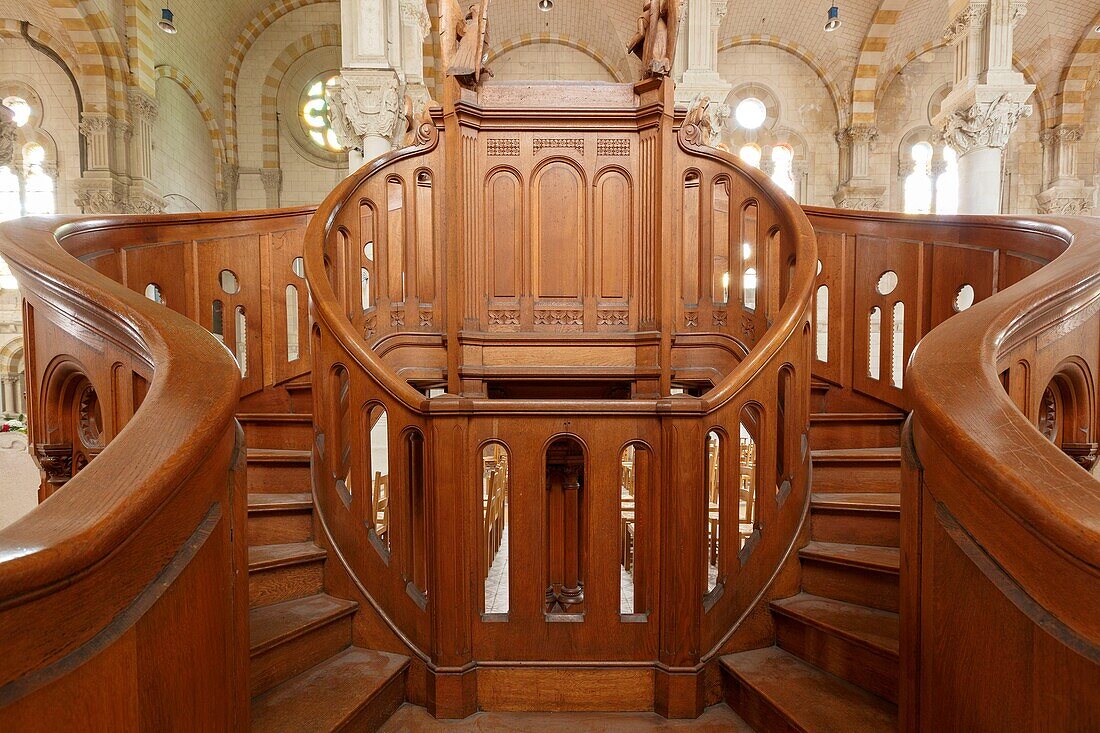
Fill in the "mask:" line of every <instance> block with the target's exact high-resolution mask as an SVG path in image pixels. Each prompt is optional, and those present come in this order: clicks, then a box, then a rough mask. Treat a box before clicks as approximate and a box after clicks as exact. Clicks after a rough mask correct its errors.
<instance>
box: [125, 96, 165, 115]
mask: <svg viewBox="0 0 1100 733" xmlns="http://www.w3.org/2000/svg"><path fill="white" fill-rule="evenodd" d="M127 97H128V99H129V101H130V116H131V117H132V118H133V119H135V120H138V119H141V120H146V121H148V122H156V119H157V116H158V115H159V114H160V103H159V102H157V100H156V97H154V96H153V95H151V94H149V93H147V92H143V91H142V90H140V89H131V90H130V92H129V94H128V95H127Z"/></svg>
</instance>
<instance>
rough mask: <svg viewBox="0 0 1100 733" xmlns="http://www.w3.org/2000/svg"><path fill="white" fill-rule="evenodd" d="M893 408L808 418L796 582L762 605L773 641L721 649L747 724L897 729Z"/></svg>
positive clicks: (728, 687) (733, 699) (815, 732)
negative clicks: (805, 526) (805, 507)
mask: <svg viewBox="0 0 1100 733" xmlns="http://www.w3.org/2000/svg"><path fill="white" fill-rule="evenodd" d="M903 417H904V416H902V415H900V414H897V413H854V412H852V413H820V414H816V415H814V416H813V417H812V419H811V429H810V445H811V447H812V448H813V451H812V456H813V494H812V496H811V503H810V525H811V527H810V542H809V543H808V544H807V545H806V546H805V547H803V548H802V549H801V550H800V551H799V558H800V560H801V563H802V592H801V593H800V594H798V595H796V596H793V597H791V598H784V599H782V600H778V601H773V602H772V603H771V604H769V610H770V611H771V614H772V618H773V621H774V623H775V646H772V647H768V648H765V649H755V650H752V651H747V652H742V653H738V654H729V655H726V656H724V657H722V659H721V667H722V671H723V676H724V680H725V693H726V701H727V702H728V703H729V705H730V707H732V708H733V709H734V710H735V711H736V712H737V713H738V715H740V716H741V717H742V718H744V720H745V721H746V722H747V723H748V724H749V725H751V726H752V727H753V728H755V729H756V730H758V731H767V732H769V733H770V732H771V731H807V732H809V733H820V732H825V731H836V732H838V733H839V732H844V733H856V732H858V731H893V730H896V729H897V696H898V671H899V667H898V588H899V585H898V567H899V550H898V545H899V519H900V499H899V488H900V486H899V482H900V463H899V462H900V451H899V448H898V444H899V436H900V426H901V422H902V419H903Z"/></svg>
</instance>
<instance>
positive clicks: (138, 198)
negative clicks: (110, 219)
mask: <svg viewBox="0 0 1100 733" xmlns="http://www.w3.org/2000/svg"><path fill="white" fill-rule="evenodd" d="M165 206H167V203H166V202H165V200H164V199H162V198H161V197H160V196H157V195H155V194H152V193H149V192H141V193H137V194H132V195H131V196H130V200H129V201H127V202H126V204H125V206H124V207H123V208H124V209H125V210H126V213H128V214H161V213H164V208H165Z"/></svg>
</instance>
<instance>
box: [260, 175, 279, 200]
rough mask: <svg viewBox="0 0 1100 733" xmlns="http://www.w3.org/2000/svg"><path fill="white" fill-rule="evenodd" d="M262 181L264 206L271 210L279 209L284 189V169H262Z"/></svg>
mask: <svg viewBox="0 0 1100 733" xmlns="http://www.w3.org/2000/svg"><path fill="white" fill-rule="evenodd" d="M260 180H261V181H263V184H264V205H265V206H267V208H269V209H277V208H279V196H280V192H281V191H282V188H283V169H282V168H261V169H260Z"/></svg>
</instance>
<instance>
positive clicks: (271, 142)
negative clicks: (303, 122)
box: [260, 26, 340, 169]
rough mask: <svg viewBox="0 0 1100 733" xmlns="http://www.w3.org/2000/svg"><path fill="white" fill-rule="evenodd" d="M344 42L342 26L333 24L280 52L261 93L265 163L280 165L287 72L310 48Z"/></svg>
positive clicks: (269, 165)
mask: <svg viewBox="0 0 1100 733" xmlns="http://www.w3.org/2000/svg"><path fill="white" fill-rule="evenodd" d="M339 45H340V29H339V28H338V27H336V26H329V27H327V28H324V29H322V30H320V31H316V32H314V33H309V34H307V35H304V36H302V37H301V38H299V39H298V40H297V41H294V42H293V43H291V44H290V45H289V46H287V47H286V48H285V49H283V52H282V53H280V54H279V56H278V57H277V58H276V59H275V62H274V63H272V64H271V69H270V70H269V71H268V72H267V78H266V79H264V86H263V90H262V92H261V95H260V117H261V120H262V123H263V167H264V168H265V169H267V168H278V167H279V124H278V122H279V120H278V97H279V87H280V86H281V85H282V81H283V76H285V75H286V72H287V71H288V70H289V69H290V67H291V66H293V64H294V62H295V61H297V60H298V59H300V58H301V57H302V56H305V55H306V54H307V53H309V52H310V51H315V50H317V49H319V48H325V47H327V46H339Z"/></svg>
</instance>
